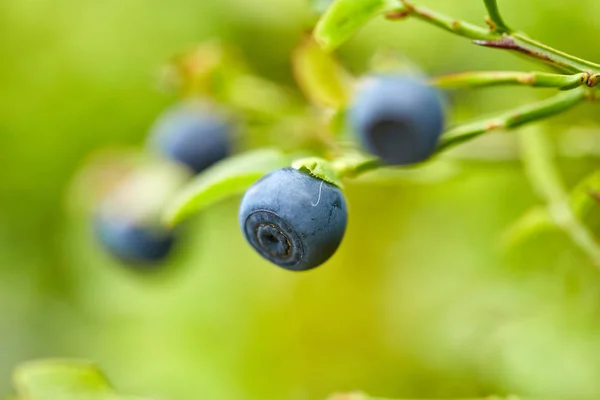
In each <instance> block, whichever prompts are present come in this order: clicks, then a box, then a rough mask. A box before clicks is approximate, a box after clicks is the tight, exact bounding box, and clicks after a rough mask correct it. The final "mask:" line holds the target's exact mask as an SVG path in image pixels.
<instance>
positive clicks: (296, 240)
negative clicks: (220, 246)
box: [239, 168, 348, 271]
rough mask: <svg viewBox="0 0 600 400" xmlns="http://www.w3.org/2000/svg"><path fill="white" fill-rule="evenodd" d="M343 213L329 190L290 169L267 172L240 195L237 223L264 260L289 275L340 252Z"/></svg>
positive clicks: (337, 195) (338, 194) (342, 205)
mask: <svg viewBox="0 0 600 400" xmlns="http://www.w3.org/2000/svg"><path fill="white" fill-rule="evenodd" d="M347 218H348V213H347V209H346V201H345V199H344V195H343V194H342V192H341V191H340V189H339V188H337V187H336V186H334V185H331V184H329V183H327V182H325V181H322V180H320V179H317V178H314V177H312V176H311V175H309V174H306V173H304V172H301V171H298V170H296V169H294V168H283V169H279V170H276V171H273V172H271V173H270V174H268V175H266V176H265V177H263V178H262V179H260V180H259V181H257V182H256V183H255V184H254V185H253V186H252V187H251V188H250V189H248V191H247V192H246V194H245V195H244V198H243V199H242V203H241V206H240V211H239V222H240V226H241V228H242V231H243V233H244V236H245V237H246V240H247V241H248V242H249V243H250V244H251V245H252V247H254V249H255V250H256V251H257V252H258V253H259V254H260V255H262V256H263V257H264V258H266V259H267V260H269V261H271V262H273V263H274V264H276V265H278V266H280V267H282V268H285V269H289V270H292V271H304V270H308V269H311V268H315V267H317V266H319V265H321V264H323V263H324V262H325V261H327V260H328V259H329V258H330V257H331V256H332V255H333V254H334V253H335V251H336V250H337V248H338V247H339V245H340V243H341V241H342V238H343V236H344V232H345V230H346V223H347Z"/></svg>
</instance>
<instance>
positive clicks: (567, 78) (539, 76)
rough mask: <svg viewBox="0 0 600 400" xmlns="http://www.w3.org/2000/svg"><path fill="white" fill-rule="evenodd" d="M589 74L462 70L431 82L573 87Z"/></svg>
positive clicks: (470, 85) (442, 84) (469, 85)
mask: <svg viewBox="0 0 600 400" xmlns="http://www.w3.org/2000/svg"><path fill="white" fill-rule="evenodd" d="M587 80H588V74H586V73H579V74H573V75H561V74H547V73H543V72H517V71H514V72H513V71H482V72H479V71H478V72H461V73H458V74H449V75H442V76H438V77H435V78H433V79H432V80H431V84H433V85H435V86H438V87H441V88H455V87H483V86H497V85H524V86H534V87H555V88H560V89H572V88H575V87H577V86H581V85H583V84H585V83H586V82H587Z"/></svg>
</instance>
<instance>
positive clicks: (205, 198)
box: [163, 149, 291, 226]
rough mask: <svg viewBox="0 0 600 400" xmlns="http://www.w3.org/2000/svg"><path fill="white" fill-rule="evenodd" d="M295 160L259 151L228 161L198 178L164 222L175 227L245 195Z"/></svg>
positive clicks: (177, 199) (174, 202)
mask: <svg viewBox="0 0 600 400" xmlns="http://www.w3.org/2000/svg"><path fill="white" fill-rule="evenodd" d="M290 161H291V158H290V157H289V156H287V155H286V154H284V153H282V152H280V151H277V150H271V149H259V150H254V151H250V152H247V153H242V154H239V155H237V156H233V157H230V158H227V159H225V160H223V161H221V162H219V163H217V164H215V165H214V166H212V167H210V168H209V169H207V170H205V171H204V172H202V173H201V174H200V175H198V176H197V177H196V178H194V179H193V180H192V181H191V182H190V183H189V184H188V185H187V186H185V187H184V188H183V189H182V190H181V191H180V192H179V193H177V194H176V195H175V197H174V198H173V200H172V201H171V202H170V203H169V204H168V205H167V207H166V211H165V213H164V216H163V221H164V222H165V224H167V225H169V226H174V225H176V224H178V223H180V222H181V221H183V220H185V219H187V218H188V217H190V216H191V215H193V214H195V213H197V212H199V211H200V210H202V209H203V208H205V207H207V206H209V205H211V204H214V203H216V202H218V201H219V200H222V199H224V198H226V197H228V196H231V195H233V194H236V193H240V192H243V191H244V190H246V189H247V188H248V187H250V186H251V185H252V184H253V183H254V182H256V181H257V180H258V179H260V178H261V177H262V176H264V175H265V174H267V173H269V172H271V171H272V170H274V169H278V168H282V167H285V166H288V165H289V163H290Z"/></svg>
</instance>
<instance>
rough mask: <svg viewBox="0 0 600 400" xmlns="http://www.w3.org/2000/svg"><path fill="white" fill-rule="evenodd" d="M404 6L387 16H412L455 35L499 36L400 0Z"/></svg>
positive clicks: (471, 37) (470, 36)
mask: <svg viewBox="0 0 600 400" xmlns="http://www.w3.org/2000/svg"><path fill="white" fill-rule="evenodd" d="M400 1H401V3H402V5H403V6H404V8H403V9H402V10H401V11H398V12H393V13H390V14H388V18H390V19H397V18H403V17H406V16H414V17H416V18H419V19H421V20H423V21H426V22H429V23H431V24H433V25H436V26H438V27H440V28H442V29H445V30H447V31H449V32H452V33H454V34H456V35H459V36H463V37H466V38H469V39H474V40H494V39H498V38H500V36H499V35H498V34H496V33H494V32H490V31H489V30H488V29H485V28H481V27H479V26H477V25H474V24H471V23H468V22H465V21H460V20H457V19H455V18H450V17H448V16H445V15H443V14H440V13H438V12H435V11H433V10H430V9H428V8H426V7H421V6H415V5H413V4H411V3H409V2H408V1H407V0H400Z"/></svg>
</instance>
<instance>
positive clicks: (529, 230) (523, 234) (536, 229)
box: [502, 206, 558, 248]
mask: <svg viewBox="0 0 600 400" xmlns="http://www.w3.org/2000/svg"><path fill="white" fill-rule="evenodd" d="M548 229H558V225H556V223H555V222H554V220H553V219H552V216H551V215H550V213H549V212H548V209H547V208H546V207H544V206H537V207H534V208H532V209H530V210H529V211H527V212H526V213H525V214H524V215H523V216H522V217H521V218H519V219H518V220H517V221H516V222H514V223H513V224H512V225H511V226H510V227H509V229H508V230H507V231H506V232H505V233H504V235H503V237H502V245H503V246H504V247H505V248H510V247H512V246H515V245H517V244H519V243H521V242H523V241H525V240H527V238H529V237H530V236H532V235H535V234H539V233H541V232H543V231H545V230H548Z"/></svg>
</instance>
